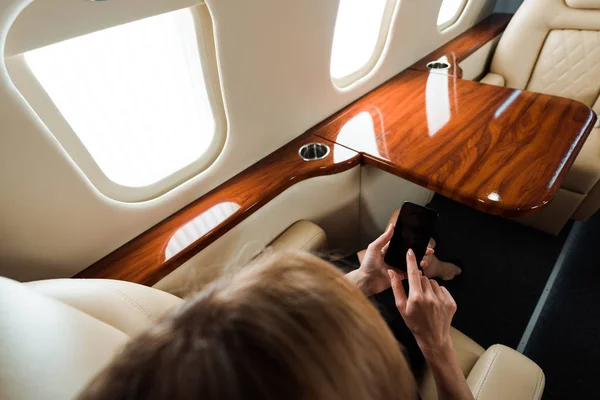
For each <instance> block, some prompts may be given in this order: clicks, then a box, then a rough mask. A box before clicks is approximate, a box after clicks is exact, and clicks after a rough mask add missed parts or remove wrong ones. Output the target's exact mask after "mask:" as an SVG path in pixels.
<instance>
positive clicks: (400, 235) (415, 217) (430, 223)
mask: <svg viewBox="0 0 600 400" xmlns="http://www.w3.org/2000/svg"><path fill="white" fill-rule="evenodd" d="M437 219H438V213H437V211H435V210H432V209H431V208H427V207H423V206H419V205H417V204H414V203H409V202H405V203H404V204H403V205H402V208H401V209H400V215H398V220H397V221H396V227H395V228H394V236H392V240H391V241H390V246H389V247H388V250H387V252H386V254H385V262H386V263H387V264H388V265H389V266H391V267H394V268H397V269H399V270H402V271H406V252H407V251H408V249H412V250H413V251H414V252H415V255H416V257H417V266H419V263H420V262H421V260H422V259H423V257H425V252H426V251H427V245H428V244H429V238H431V236H432V235H433V233H434V232H435V225H436V223H437ZM419 268H420V266H419Z"/></svg>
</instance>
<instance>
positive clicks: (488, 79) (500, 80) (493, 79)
mask: <svg viewBox="0 0 600 400" xmlns="http://www.w3.org/2000/svg"><path fill="white" fill-rule="evenodd" d="M479 82H481V83H485V84H487V85H494V86H502V87H504V85H506V80H505V79H504V77H503V76H502V75H498V74H494V73H493V72H490V73H488V74H487V75H486V76H484V77H483V78H481V80H480V81H479Z"/></svg>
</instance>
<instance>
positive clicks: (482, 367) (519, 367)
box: [467, 344, 546, 400]
mask: <svg viewBox="0 0 600 400" xmlns="http://www.w3.org/2000/svg"><path fill="white" fill-rule="evenodd" d="M545 381H546V380H545V377H544V372H543V371H542V370H541V368H540V367H539V366H538V365H537V364H536V363H534V362H533V361H531V360H530V359H529V358H527V357H525V356H524V355H522V354H521V353H518V352H516V351H515V350H513V349H510V348H508V347H506V346H502V345H500V344H496V345H494V346H492V347H490V348H489V349H488V350H487V351H486V352H485V353H484V354H483V355H482V356H481V358H480V359H479V360H478V361H477V363H475V366H474V367H473V369H472V370H471V373H470V374H469V376H468V377H467V383H468V384H469V387H470V388H471V390H472V391H473V395H474V396H475V399H477V400H505V399H511V400H521V399H523V400H536V399H541V398H542V392H543V391H544V384H545Z"/></svg>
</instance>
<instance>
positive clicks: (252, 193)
mask: <svg viewBox="0 0 600 400" xmlns="http://www.w3.org/2000/svg"><path fill="white" fill-rule="evenodd" d="M311 142H327V144H329V145H330V148H331V151H330V153H329V155H328V156H327V157H326V158H325V159H323V160H319V161H304V160H302V159H301V158H300V156H299V155H298V150H299V148H300V146H302V145H303V144H307V143H311ZM340 150H343V151H344V153H345V154H347V156H345V158H343V159H342V160H341V161H334V156H335V152H336V151H338V152H339V151H340ZM360 161H361V156H360V154H358V153H356V152H352V151H350V150H348V149H347V148H345V147H343V146H339V145H336V144H335V143H331V142H329V141H324V140H322V139H321V138H320V137H317V136H313V135H312V134H310V133H305V134H303V135H301V136H299V137H298V138H296V139H294V140H292V141H291V142H289V143H287V144H286V145H284V146H283V147H281V148H280V149H278V150H276V151H274V152H273V153H271V154H269V155H268V156H266V157H265V158H263V159H262V160H260V161H258V162H257V163H255V164H254V165H252V166H250V167H249V168H247V169H245V170H244V171H242V172H240V173H239V174H238V175H236V176H234V177H233V178H231V179H230V180H228V181H226V182H224V183H223V184H221V185H219V186H217V187H216V188H214V189H213V190H211V191H210V192H208V193H207V194H205V195H203V196H202V197H200V198H199V199H197V200H195V201H194V202H192V203H191V204H189V205H187V206H186V207H184V208H182V209H181V210H179V211H177V212H176V213H175V214H173V215H171V216H170V217H167V218H166V219H164V220H163V221H161V222H159V223H158V224H156V225H154V226H153V227H151V228H150V229H148V230H147V231H145V232H143V233H142V234H140V235H139V236H137V237H135V238H134V239H132V240H131V241H129V242H128V243H126V244H125V245H123V246H121V247H119V248H117V249H116V250H115V251H113V252H111V253H110V254H108V255H107V256H105V257H103V258H102V259H100V260H99V261H97V262H95V263H94V264H92V265H91V266H89V267H88V268H86V269H84V270H83V271H81V272H79V273H78V274H76V275H75V276H74V278H104V279H118V280H125V281H129V282H134V283H139V284H143V285H147V286H152V285H154V284H155V283H157V282H158V281H159V280H161V279H162V278H164V277H165V276H167V275H168V274H169V273H171V272H172V271H174V270H175V269H176V268H177V267H179V266H180V265H182V264H183V263H185V262H186V261H188V260H189V259H191V258H192V257H193V256H195V255H196V254H198V253H199V252H200V251H202V250H203V249H205V248H206V247H207V246H209V245H210V244H212V243H213V242H214V241H215V240H217V239H218V238H220V237H221V236H223V235H224V234H225V233H227V232H228V231H230V230H231V229H232V228H234V227H235V226H237V225H238V224H239V223H240V222H242V221H244V220H245V219H246V218H248V217H249V216H250V215H252V214H253V213H254V212H256V211H257V210H258V209H260V208H261V207H262V206H263V205H265V204H266V203H268V202H269V201H270V200H272V199H273V198H275V197H276V196H278V195H279V194H281V193H283V192H284V191H285V190H287V189H289V188H290V187H292V186H293V185H295V184H297V183H299V182H302V181H304V180H306V179H310V178H314V177H319V176H326V175H332V174H337V173H341V172H344V171H347V170H350V169H351V168H353V167H355V166H357V165H359V164H360ZM288 173H289V174H288ZM244 188H247V189H251V190H248V191H247V192H244ZM240 191H242V192H244V193H240ZM228 193H231V194H228ZM244 196H245V197H244ZM236 201H238V202H239V203H241V204H239V205H240V208H239V209H238V210H237V211H235V212H234V213H232V214H231V215H229V216H228V217H227V218H226V219H224V220H223V221H221V222H220V223H219V224H217V225H215V226H214V227H212V229H210V230H208V231H207V232H205V233H204V234H203V235H202V236H200V237H198V238H197V239H196V240H194V241H193V242H192V243H190V244H189V245H188V246H186V247H185V248H184V249H182V250H181V251H178V252H177V253H176V254H174V255H173V256H171V257H166V258H164V257H163V255H164V254H165V253H164V252H165V249H166V248H167V246H168V243H169V241H170V240H171V239H172V237H173V236H174V235H175V233H177V231H178V230H180V229H181V228H182V227H185V226H186V224H189V223H190V222H193V221H194V220H195V219H196V218H198V217H199V216H201V215H202V214H203V213H205V212H207V211H208V210H210V209H211V208H212V207H214V206H218V205H219V204H223V203H227V202H236Z"/></svg>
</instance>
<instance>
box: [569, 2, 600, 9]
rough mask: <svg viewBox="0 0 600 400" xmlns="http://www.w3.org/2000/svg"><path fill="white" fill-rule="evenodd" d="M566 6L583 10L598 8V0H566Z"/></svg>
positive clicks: (599, 6)
mask: <svg viewBox="0 0 600 400" xmlns="http://www.w3.org/2000/svg"><path fill="white" fill-rule="evenodd" d="M566 3H567V6H569V7H571V8H580V9H584V10H600V0H566Z"/></svg>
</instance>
